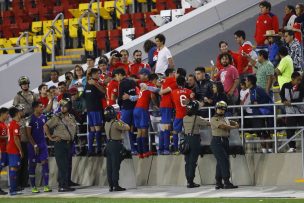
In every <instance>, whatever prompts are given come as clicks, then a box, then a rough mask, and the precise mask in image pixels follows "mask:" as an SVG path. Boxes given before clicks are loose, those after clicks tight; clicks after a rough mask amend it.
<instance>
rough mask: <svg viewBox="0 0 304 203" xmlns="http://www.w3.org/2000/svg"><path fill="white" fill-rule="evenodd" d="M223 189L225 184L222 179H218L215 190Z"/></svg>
mask: <svg viewBox="0 0 304 203" xmlns="http://www.w3.org/2000/svg"><path fill="white" fill-rule="evenodd" d="M223 188H224V184H223V181H222V178H216V183H215V189H216V190H219V189H223Z"/></svg>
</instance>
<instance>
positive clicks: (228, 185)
mask: <svg viewBox="0 0 304 203" xmlns="http://www.w3.org/2000/svg"><path fill="white" fill-rule="evenodd" d="M236 188H238V186H236V185H233V184H232V183H231V182H230V180H229V178H227V179H224V189H236Z"/></svg>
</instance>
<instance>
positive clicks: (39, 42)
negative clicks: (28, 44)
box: [33, 35, 43, 52]
mask: <svg viewBox="0 0 304 203" xmlns="http://www.w3.org/2000/svg"><path fill="white" fill-rule="evenodd" d="M42 38H43V36H42V35H37V36H33V46H36V47H38V49H35V50H34V52H41V49H42Z"/></svg>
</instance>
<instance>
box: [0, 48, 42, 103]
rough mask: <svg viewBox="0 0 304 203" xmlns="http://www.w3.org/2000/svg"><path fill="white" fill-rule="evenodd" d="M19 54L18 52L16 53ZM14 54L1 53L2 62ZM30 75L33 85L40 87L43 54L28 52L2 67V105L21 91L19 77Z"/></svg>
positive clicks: (0, 84) (0, 80)
mask: <svg viewBox="0 0 304 203" xmlns="http://www.w3.org/2000/svg"><path fill="white" fill-rule="evenodd" d="M16 55H17V54H16ZM16 55H15V54H14V55H0V63H3V62H5V61H8V60H9V59H10V58H12V57H14V56H16ZM23 75H25V76H28V77H29V78H30V80H31V84H30V86H31V87H38V86H39V85H40V84H41V81H42V70H41V54H40V53H28V54H25V55H23V56H20V57H19V58H18V59H16V60H14V61H12V62H10V63H9V64H8V65H3V66H2V67H0V95H1V96H0V106H1V105H2V104H4V103H6V102H8V101H10V100H11V99H13V98H14V96H15V95H16V93H17V92H18V91H20V87H19V85H18V78H19V77H20V76H23Z"/></svg>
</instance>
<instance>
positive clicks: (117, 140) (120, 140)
mask: <svg viewBox="0 0 304 203" xmlns="http://www.w3.org/2000/svg"><path fill="white" fill-rule="evenodd" d="M109 142H120V143H122V140H112V139H111V140H109Z"/></svg>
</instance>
